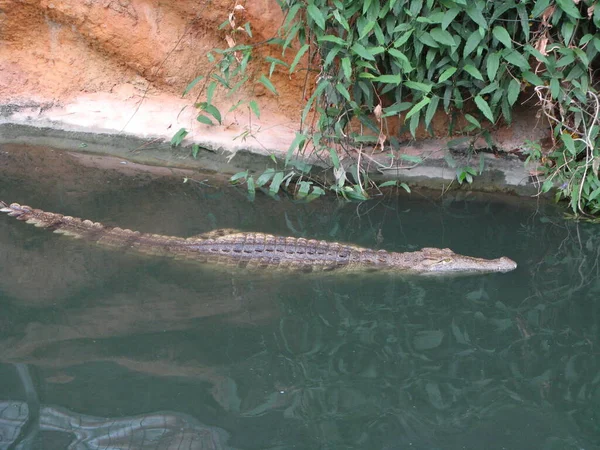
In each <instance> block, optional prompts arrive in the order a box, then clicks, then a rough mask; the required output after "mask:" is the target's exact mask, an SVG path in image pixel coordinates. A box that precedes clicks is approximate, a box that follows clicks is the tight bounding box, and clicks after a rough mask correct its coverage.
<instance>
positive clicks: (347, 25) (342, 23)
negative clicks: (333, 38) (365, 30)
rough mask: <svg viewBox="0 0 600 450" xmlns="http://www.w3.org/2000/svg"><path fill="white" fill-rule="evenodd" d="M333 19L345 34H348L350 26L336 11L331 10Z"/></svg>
mask: <svg viewBox="0 0 600 450" xmlns="http://www.w3.org/2000/svg"><path fill="white" fill-rule="evenodd" d="M333 17H335V19H336V20H337V21H338V22H339V24H340V25H341V26H342V27H344V30H346V32H348V33H350V25H349V24H348V21H347V20H346V18H345V17H343V16H342V15H341V14H340V12H339V11H338V10H337V9H334V10H333Z"/></svg>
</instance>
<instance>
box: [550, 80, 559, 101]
mask: <svg viewBox="0 0 600 450" xmlns="http://www.w3.org/2000/svg"><path fill="white" fill-rule="evenodd" d="M550 94H551V95H552V98H553V99H554V100H556V99H558V96H559V95H560V81H559V79H558V78H552V79H551V80H550Z"/></svg>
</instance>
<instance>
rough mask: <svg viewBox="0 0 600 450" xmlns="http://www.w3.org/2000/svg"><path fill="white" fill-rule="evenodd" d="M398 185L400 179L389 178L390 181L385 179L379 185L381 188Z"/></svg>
mask: <svg viewBox="0 0 600 450" xmlns="http://www.w3.org/2000/svg"><path fill="white" fill-rule="evenodd" d="M397 185H398V181H396V180H389V181H384V182H383V183H381V184H380V185H379V186H378V187H379V188H384V187H390V186H397Z"/></svg>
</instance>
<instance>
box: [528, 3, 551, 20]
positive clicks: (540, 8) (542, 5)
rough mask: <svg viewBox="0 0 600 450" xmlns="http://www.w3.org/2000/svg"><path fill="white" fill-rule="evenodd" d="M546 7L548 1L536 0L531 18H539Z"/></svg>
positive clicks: (548, 4)
mask: <svg viewBox="0 0 600 450" xmlns="http://www.w3.org/2000/svg"><path fill="white" fill-rule="evenodd" d="M548 6H550V0H536V1H535V2H534V4H533V9H532V10H531V17H532V18H534V19H535V18H536V17H538V16H540V15H541V14H542V13H543V12H544V11H546V8H548Z"/></svg>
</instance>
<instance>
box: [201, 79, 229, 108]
mask: <svg viewBox="0 0 600 450" xmlns="http://www.w3.org/2000/svg"><path fill="white" fill-rule="evenodd" d="M227 88H229V86H227ZM216 89H217V83H215V82H214V81H211V82H210V83H209V84H208V88H206V103H208V104H209V105H210V104H211V103H212V99H213V97H214V95H215V90H216Z"/></svg>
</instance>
